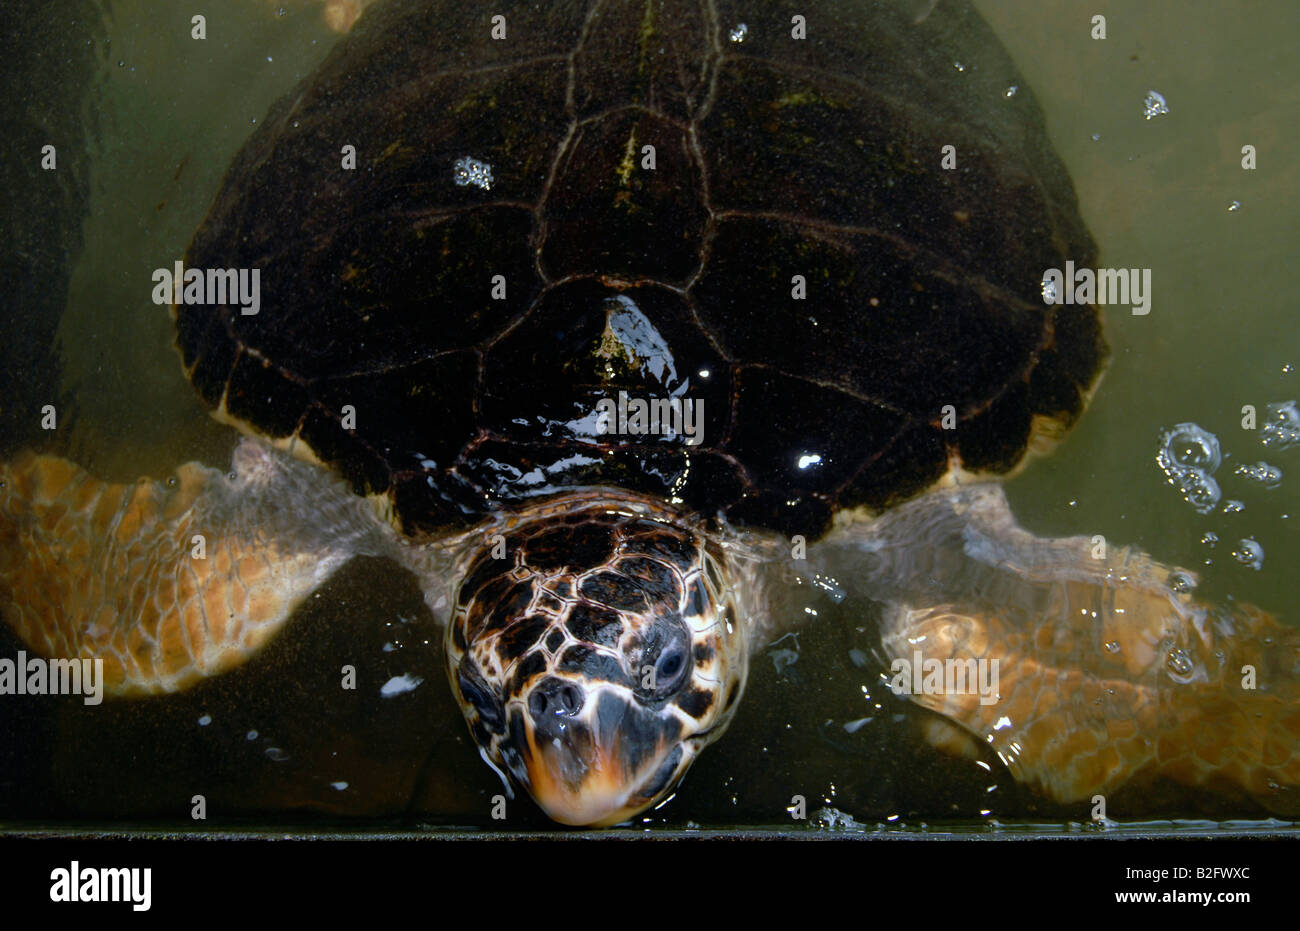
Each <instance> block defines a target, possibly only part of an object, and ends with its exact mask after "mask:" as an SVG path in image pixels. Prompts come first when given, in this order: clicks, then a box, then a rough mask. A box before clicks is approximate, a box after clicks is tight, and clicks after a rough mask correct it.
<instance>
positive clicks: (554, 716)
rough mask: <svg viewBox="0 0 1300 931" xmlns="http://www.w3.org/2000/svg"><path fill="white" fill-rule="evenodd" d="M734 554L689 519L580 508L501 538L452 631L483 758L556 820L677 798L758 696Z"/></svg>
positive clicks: (461, 686)
mask: <svg viewBox="0 0 1300 931" xmlns="http://www.w3.org/2000/svg"><path fill="white" fill-rule="evenodd" d="M732 576H733V573H732V571H731V569H730V567H729V565H728V563H727V557H726V554H725V553H724V551H723V550H722V548H721V547H720V546H719V545H718V544H717V543H716V542H715V541H714V540H712V539H711V538H710V537H709V535H708V534H707V533H705V532H703V531H696V530H691V529H688V528H687V527H686V526H685V525H684V524H683V522H682V521H681V518H680V516H679V515H676V514H673V513H671V512H668V511H666V510H665V509H663V508H662V507H656V506H655V505H652V504H649V503H648V502H644V501H635V500H634V499H631V498H628V499H626V500H622V499H621V497H620V496H619V495H618V494H617V493H615V494H614V495H612V496H611V495H610V494H609V493H608V492H605V493H602V494H601V495H576V496H575V495H569V496H565V497H564V498H562V499H559V500H554V501H552V502H549V503H548V504H546V505H543V506H541V507H538V508H535V509H533V510H532V511H531V512H526V513H523V514H521V515H519V519H518V520H517V521H515V522H514V523H513V526H511V527H509V528H505V529H503V530H502V531H501V532H500V533H493V534H489V535H488V536H487V537H485V538H484V540H483V542H482V546H481V548H479V550H478V551H477V552H476V553H475V554H474V555H473V556H472V558H470V560H469V562H468V565H467V568H466V572H465V575H464V577H463V581H462V582H461V586H460V590H459V592H458V594H457V597H456V603H455V612H454V615H453V617H452V619H451V623H450V624H449V625H448V628H447V650H446V656H447V663H448V671H449V673H450V676H451V681H452V683H453V688H454V689H455V691H456V693H457V697H458V698H459V700H460V702H461V707H462V709H463V710H464V712H465V717H466V720H467V721H468V723H469V727H470V731H471V732H472V734H473V735H474V739H475V741H477V742H478V745H479V747H480V748H481V750H482V751H483V753H484V755H485V756H486V757H487V758H488V759H490V760H491V761H492V762H493V763H494V764H495V765H496V766H497V767H499V768H500V769H501V770H503V771H504V772H507V773H509V774H510V776H511V777H513V778H514V779H515V780H516V781H517V782H518V783H519V784H520V785H522V786H524V787H525V788H526V789H527V790H528V792H529V793H530V794H531V795H532V797H533V798H534V799H535V800H536V801H537V803H538V804H539V805H540V806H541V807H542V808H543V809H544V810H545V811H546V813H547V814H548V815H550V817H552V818H553V819H555V820H557V821H560V822H563V823H566V824H575V825H586V824H615V823H617V822H619V821H623V820H626V819H627V818H630V817H632V816H633V815H635V814H636V813H637V812H639V811H642V810H644V809H645V808H647V807H649V806H650V805H653V804H655V803H656V802H658V801H659V800H660V799H662V798H663V797H665V796H666V795H667V794H668V793H669V792H670V791H671V790H672V789H673V787H674V786H675V785H676V784H677V782H678V780H680V779H681V777H682V775H683V774H684V773H685V772H686V770H687V769H688V768H689V767H690V764H691V762H692V761H693V760H694V759H695V757H696V756H697V755H698V754H699V752H700V751H701V750H702V749H703V748H704V747H705V746H707V745H708V744H709V743H711V742H712V741H713V740H714V739H716V738H717V737H718V736H720V735H721V733H722V731H723V730H724V729H725V728H726V725H727V723H728V722H729V721H730V720H731V716H732V714H733V713H734V711H735V708H736V706H737V704H738V701H739V698H740V694H741V692H742V691H743V689H744V684H745V672H746V651H745V643H744V636H745V632H744V630H743V629H742V628H743V623H742V618H741V614H740V611H739V609H738V605H737V598H736V592H735V590H734V589H733V588H732Z"/></svg>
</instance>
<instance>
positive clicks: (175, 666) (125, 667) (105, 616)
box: [0, 440, 392, 695]
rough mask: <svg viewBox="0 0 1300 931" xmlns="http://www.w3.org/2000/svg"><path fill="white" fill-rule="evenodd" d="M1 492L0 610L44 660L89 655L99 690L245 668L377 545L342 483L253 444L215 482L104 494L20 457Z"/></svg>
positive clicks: (379, 529)
mask: <svg viewBox="0 0 1300 931" xmlns="http://www.w3.org/2000/svg"><path fill="white" fill-rule="evenodd" d="M0 483H2V484H0V616H3V618H4V620H5V621H6V622H8V624H9V625H10V626H11V627H12V628H13V629H14V630H15V631H16V632H17V634H18V636H19V637H21V638H22V639H23V640H24V641H25V642H26V643H27V644H28V645H29V646H30V647H31V648H32V649H34V650H36V651H39V652H40V653H42V654H44V655H46V656H48V657H51V658H57V659H73V658H77V657H80V658H89V659H95V658H99V659H103V661H104V673H103V675H104V678H103V682H104V688H105V692H106V693H107V694H110V695H140V694H154V693H164V692H174V691H178V690H180V689H183V688H186V687H187V686H190V685H193V684H194V683H196V682H198V681H199V680H201V679H203V678H205V677H207V676H211V675H215V674H216V673H219V672H223V671H225V670H227V669H229V668H232V667H234V666H236V665H238V664H240V663H242V662H244V661H245V660H246V659H247V658H248V657H250V656H251V655H252V654H253V653H254V652H255V651H256V650H257V649H258V647H259V646H260V645H261V644H263V643H264V642H265V641H266V640H267V638H268V637H270V636H271V635H272V634H274V633H275V632H276V631H277V630H278V629H279V628H280V627H281V626H282V625H283V623H284V622H285V621H286V620H287V619H288V617H289V616H290V614H292V612H293V609H294V607H295V606H297V604H298V603H299V602H300V601H301V600H302V599H303V598H304V597H305V596H306V595H307V594H308V593H310V592H311V591H312V589H314V588H315V587H316V586H317V585H319V584H321V583H322V582H323V581H325V580H326V579H327V578H329V576H330V575H331V574H332V573H333V572H334V571H335V570H336V569H338V568H339V567H340V566H341V565H343V563H345V562H346V561H347V560H348V559H349V558H351V557H352V556H354V555H360V554H370V555H380V554H384V553H386V552H388V551H389V550H390V548H391V546H392V543H391V534H390V533H389V532H388V528H387V527H386V526H385V525H383V524H382V523H380V522H379V521H378V520H376V519H375V517H374V516H373V515H372V514H369V513H367V511H366V504H365V502H364V501H363V499H361V498H358V497H356V496H355V495H353V494H352V492H351V491H350V490H349V489H347V488H346V487H344V486H343V485H342V483H340V482H339V481H338V480H336V479H332V478H330V477H328V476H327V475H325V473H324V471H323V470H321V469H318V468H315V467H313V466H311V465H308V464H306V463H300V462H296V461H294V460H292V459H290V458H289V457H287V456H285V455H284V454H281V453H278V452H276V451H274V450H271V449H270V448H268V447H266V446H264V445H263V444H260V443H257V442H254V441H252V440H243V441H241V442H240V444H239V446H238V448H237V449H236V450H235V453H234V457H233V470H232V472H231V474H229V475H226V474H224V473H222V472H219V471H217V470H216V469H210V468H207V467H206V466H202V465H199V464H197V463H192V462H191V463H187V464H186V465H183V466H181V467H180V468H179V469H178V470H177V473H176V476H175V478H173V479H170V480H169V481H168V482H166V483H161V482H152V481H148V480H141V481H139V482H137V483H135V484H133V485H114V484H109V483H106V482H102V481H100V480H98V479H96V478H94V477H93V476H91V475H89V474H88V473H86V472H84V471H83V470H81V469H80V468H78V467H77V466H76V465H74V464H72V463H70V462H68V461H66V460H64V459H58V458H54V457H51V456H32V455H27V456H25V457H22V458H20V459H18V460H16V461H14V462H12V463H6V464H0Z"/></svg>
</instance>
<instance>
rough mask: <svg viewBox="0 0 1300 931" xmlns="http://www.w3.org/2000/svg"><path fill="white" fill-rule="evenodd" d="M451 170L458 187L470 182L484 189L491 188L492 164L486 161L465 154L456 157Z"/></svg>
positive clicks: (488, 189)
mask: <svg viewBox="0 0 1300 931" xmlns="http://www.w3.org/2000/svg"><path fill="white" fill-rule="evenodd" d="M452 171H453V175H454V177H455V179H456V184H457V185H459V186H460V187H465V186H466V185H468V184H472V185H474V186H475V187H478V188H482V189H483V190H485V191H490V190H492V166H491V165H489V164H488V163H487V162H480V161H479V160H478V159H476V158H470V157H469V156H468V155H465V156H462V157H461V158H458V159H456V164H455V165H454V166H453V167H452Z"/></svg>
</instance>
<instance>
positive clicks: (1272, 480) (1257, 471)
mask: <svg viewBox="0 0 1300 931" xmlns="http://www.w3.org/2000/svg"><path fill="white" fill-rule="evenodd" d="M1233 475H1240V476H1241V477H1242V478H1244V479H1246V480H1247V481H1251V482H1255V483H1256V484H1258V485H1263V486H1264V487H1265V488H1276V487H1277V486H1278V485H1281V484H1282V470H1281V469H1279V468H1278V467H1277V466H1273V465H1269V464H1268V463H1267V462H1257V463H1255V464H1254V465H1239V466H1237V469H1236V471H1235V472H1233Z"/></svg>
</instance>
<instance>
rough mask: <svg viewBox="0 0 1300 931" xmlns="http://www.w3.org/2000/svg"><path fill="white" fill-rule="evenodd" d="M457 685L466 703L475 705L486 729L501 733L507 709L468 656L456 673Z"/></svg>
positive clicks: (461, 662)
mask: <svg viewBox="0 0 1300 931" xmlns="http://www.w3.org/2000/svg"><path fill="white" fill-rule="evenodd" d="M456 684H457V685H459V686H460V694H461V695H462V696H463V697H464V699H465V701H467V702H469V703H470V704H471V705H473V706H474V709H475V710H476V711H477V712H478V716H479V720H481V721H482V722H483V725H484V727H487V728H488V729H489V730H493V731H498V732H499V731H500V730H501V727H502V725H503V724H504V723H505V719H506V710H505V707H504V706H503V705H502V704H501V701H500V699H498V698H497V697H496V696H495V695H494V694H492V690H491V689H490V688H488V685H487V683H486V682H484V681H483V677H482V676H481V675H480V674H479V671H478V670H477V669H476V668H474V664H473V663H471V662H470V661H469V657H468V656H467V657H465V658H464V659H462V660H461V661H460V668H459V669H458V670H457V671H456Z"/></svg>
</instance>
